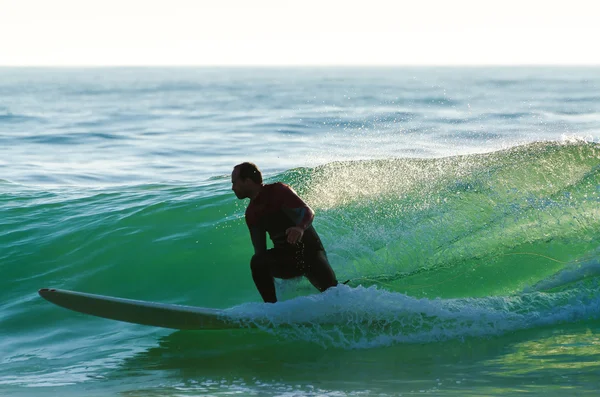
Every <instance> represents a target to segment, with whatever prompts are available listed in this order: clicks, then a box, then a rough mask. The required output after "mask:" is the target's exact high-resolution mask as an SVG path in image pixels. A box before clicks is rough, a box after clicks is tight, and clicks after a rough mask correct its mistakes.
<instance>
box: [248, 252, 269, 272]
mask: <svg viewBox="0 0 600 397" xmlns="http://www.w3.org/2000/svg"><path fill="white" fill-rule="evenodd" d="M265 254H266V253H265V252H261V253H260V254H254V255H252V259H250V269H251V270H252V271H253V272H256V271H261V270H263V269H265V268H266V267H267V261H266V255H265Z"/></svg>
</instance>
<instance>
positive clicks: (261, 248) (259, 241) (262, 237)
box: [248, 225, 267, 254]
mask: <svg viewBox="0 0 600 397" xmlns="http://www.w3.org/2000/svg"><path fill="white" fill-rule="evenodd" d="M248 229H249V230H250V239H251V240H252V246H253V247H254V253H255V254H262V253H263V252H266V251H267V233H266V232H265V230H264V229H263V228H261V227H258V226H250V225H248Z"/></svg>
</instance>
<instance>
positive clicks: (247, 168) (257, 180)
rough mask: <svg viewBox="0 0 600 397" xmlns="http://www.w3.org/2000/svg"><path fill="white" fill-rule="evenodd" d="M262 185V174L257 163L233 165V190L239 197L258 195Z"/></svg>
mask: <svg viewBox="0 0 600 397" xmlns="http://www.w3.org/2000/svg"><path fill="white" fill-rule="evenodd" d="M261 186H262V174H261V172H260V170H259V169H258V167H257V166H256V164H254V163H241V164H238V165H236V166H235V167H233V172H232V173H231V190H233V192H234V193H235V196H236V197H237V198H239V199H245V198H248V197H249V198H252V197H254V196H256V194H257V193H258V191H259V190H260V187H261Z"/></svg>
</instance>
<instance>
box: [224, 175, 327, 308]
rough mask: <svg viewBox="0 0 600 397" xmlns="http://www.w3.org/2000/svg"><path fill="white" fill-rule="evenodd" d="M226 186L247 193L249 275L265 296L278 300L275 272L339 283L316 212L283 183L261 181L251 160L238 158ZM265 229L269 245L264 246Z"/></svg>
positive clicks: (322, 288)
mask: <svg viewBox="0 0 600 397" xmlns="http://www.w3.org/2000/svg"><path fill="white" fill-rule="evenodd" d="M231 185H232V186H231V189H232V190H233V192H234V193H235V195H236V197H237V198H238V199H240V200H241V199H245V198H249V199H250V204H248V208H246V224H247V225H248V229H249V230H250V238H251V240H252V245H253V246H254V256H252V260H251V261H250V269H251V270H252V279H253V280H254V284H256V288H257V289H258V292H259V293H260V295H261V296H262V298H263V300H264V301H265V302H271V303H275V302H277V295H276V292H275V280H274V277H277V278H281V279H289V278H294V277H300V276H305V277H306V278H307V279H308V280H309V281H310V282H311V284H312V285H314V286H315V287H316V288H317V289H318V290H319V291H321V292H323V291H325V290H326V289H327V288H329V287H334V286H336V285H337V284H338V282H337V279H336V277H335V273H334V272H333V269H332V268H331V266H330V265H329V261H328V260H327V255H326V254H325V248H323V244H322V243H321V239H320V238H319V235H318V234H317V232H316V231H315V228H314V227H313V226H312V221H313V218H314V215H315V213H314V212H313V210H312V209H311V208H310V207H309V206H308V205H306V203H304V201H302V199H301V198H300V197H298V195H297V194H296V192H294V190H293V189H292V188H291V187H289V186H288V185H286V184H284V183H281V182H277V183H271V184H263V180H262V174H261V172H260V170H259V169H258V167H257V166H256V165H255V164H253V163H241V164H238V165H236V166H235V167H234V168H233V172H232V173H231ZM266 233H269V237H270V238H271V241H273V246H274V248H271V249H267V239H266Z"/></svg>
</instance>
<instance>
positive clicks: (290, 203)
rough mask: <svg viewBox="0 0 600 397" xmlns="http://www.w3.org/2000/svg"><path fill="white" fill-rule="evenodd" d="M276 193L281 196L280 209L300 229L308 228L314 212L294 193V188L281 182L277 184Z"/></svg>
mask: <svg viewBox="0 0 600 397" xmlns="http://www.w3.org/2000/svg"><path fill="white" fill-rule="evenodd" d="M278 185H279V188H278V190H277V193H278V194H279V195H280V198H281V208H282V210H283V211H284V212H285V213H286V214H287V215H288V216H289V217H290V218H291V219H292V220H293V221H294V223H295V224H296V227H299V228H301V229H302V231H304V230H306V229H308V228H309V227H310V225H311V224H312V221H313V219H314V218H315V212H314V211H313V210H312V209H311V208H310V207H309V206H308V205H307V204H306V203H305V202H304V201H303V200H302V199H301V198H300V197H298V195H297V194H296V192H295V191H294V189H292V188H291V187H289V186H288V185H285V184H283V183H280V184H278Z"/></svg>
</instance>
